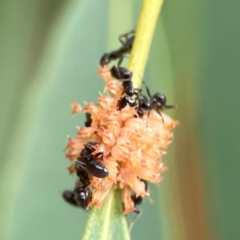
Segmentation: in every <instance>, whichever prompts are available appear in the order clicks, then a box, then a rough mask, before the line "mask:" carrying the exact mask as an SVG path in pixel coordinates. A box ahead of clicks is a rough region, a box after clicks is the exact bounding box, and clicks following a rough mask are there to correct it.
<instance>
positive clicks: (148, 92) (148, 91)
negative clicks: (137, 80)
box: [142, 81, 152, 98]
mask: <svg viewBox="0 0 240 240" xmlns="http://www.w3.org/2000/svg"><path fill="white" fill-rule="evenodd" d="M142 83H143V84H144V85H145V87H146V90H147V94H148V96H149V98H152V96H151V94H150V90H149V88H148V86H147V84H146V83H145V82H144V81H142Z"/></svg>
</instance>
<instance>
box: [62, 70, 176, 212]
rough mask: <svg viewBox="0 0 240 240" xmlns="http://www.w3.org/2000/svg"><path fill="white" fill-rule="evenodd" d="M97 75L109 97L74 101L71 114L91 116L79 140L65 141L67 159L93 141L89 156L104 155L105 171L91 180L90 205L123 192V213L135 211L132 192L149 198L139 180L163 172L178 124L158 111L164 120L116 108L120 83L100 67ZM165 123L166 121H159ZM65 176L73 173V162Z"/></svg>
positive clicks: (154, 177)
mask: <svg viewBox="0 0 240 240" xmlns="http://www.w3.org/2000/svg"><path fill="white" fill-rule="evenodd" d="M98 74H99V75H100V76H101V77H102V78H103V79H104V80H105V82H106V86H105V88H104V91H108V92H109V93H110V94H108V95H102V94H101V96H100V97H99V99H98V102H99V105H96V104H93V103H86V106H85V108H82V107H81V106H80V105H79V104H76V103H72V113H73V114H75V113H77V112H87V113H89V114H91V119H92V123H91V126H90V127H82V128H79V130H78V131H77V136H76V137H75V138H73V139H71V138H69V139H68V143H67V147H66V152H67V154H66V155H67V157H68V158H69V159H70V161H72V160H75V159H77V158H78V157H79V155H80V152H81V151H82V150H83V148H84V144H86V143H87V142H97V143H98V145H96V148H95V151H94V152H93V155H95V154H97V153H100V152H103V159H102V163H103V164H104V166H105V167H106V168H107V169H108V171H109V175H108V177H106V178H98V177H94V176H93V177H92V179H91V186H92V187H93V190H92V200H91V202H90V204H89V207H91V206H94V205H96V206H98V207H100V208H101V206H102V203H103V201H104V199H105V198H106V196H107V194H108V192H109V190H110V189H111V188H120V189H122V201H123V203H124V213H125V214H127V213H129V212H132V211H133V210H134V202H133V200H132V198H131V196H132V194H133V193H135V194H136V196H141V197H144V196H149V192H147V191H146V190H145V184H144V182H143V181H142V180H145V181H147V182H152V183H158V182H159V181H160V180H161V173H162V172H163V171H164V170H165V167H164V165H163V163H162V162H161V158H162V155H163V154H164V153H165V151H164V149H165V148H166V147H167V146H168V144H169V142H170V140H171V138H172V133H171V131H172V129H173V128H174V127H175V126H176V124H177V122H176V121H174V120H172V119H171V118H170V117H169V116H168V115H166V114H164V113H162V117H161V116H160V115H159V114H158V113H157V112H156V111H155V110H152V111H151V112H150V113H148V112H146V113H144V116H143V117H142V118H139V117H137V112H136V110H135V108H134V107H129V106H126V107H125V108H123V109H121V110H118V107H117V105H118V101H119V99H120V98H121V96H122V92H123V87H122V84H121V83H120V82H118V81H116V80H114V79H113V78H112V76H111V74H110V72H109V71H108V69H107V68H106V67H102V68H100V70H99V72H98ZM163 120H164V121H163ZM68 169H69V172H70V173H73V172H75V167H74V164H72V165H71V166H70V167H69V168H68Z"/></svg>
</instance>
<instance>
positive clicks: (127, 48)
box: [100, 30, 135, 66]
mask: <svg viewBox="0 0 240 240" xmlns="http://www.w3.org/2000/svg"><path fill="white" fill-rule="evenodd" d="M118 39H119V41H120V43H121V44H122V46H121V47H120V48H119V49H117V50H115V51H112V52H110V53H105V54H104V55H103V56H102V57H101V59H100V65H101V66H106V65H108V64H109V63H110V62H111V61H112V60H116V59H119V61H118V66H120V65H121V63H122V61H123V58H124V57H125V55H126V54H127V53H130V52H131V50H132V46H133V42H134V39H135V30H132V31H130V32H128V33H125V34H122V35H120V36H119V37H118Z"/></svg>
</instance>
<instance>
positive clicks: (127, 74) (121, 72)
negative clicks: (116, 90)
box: [110, 66, 143, 116]
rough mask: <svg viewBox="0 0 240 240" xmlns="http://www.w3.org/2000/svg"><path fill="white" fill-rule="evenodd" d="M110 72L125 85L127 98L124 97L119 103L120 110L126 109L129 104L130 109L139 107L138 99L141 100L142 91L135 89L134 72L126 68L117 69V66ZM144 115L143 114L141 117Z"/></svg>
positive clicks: (124, 92) (124, 90)
mask: <svg viewBox="0 0 240 240" xmlns="http://www.w3.org/2000/svg"><path fill="white" fill-rule="evenodd" d="M110 72H111V74H112V76H113V77H114V78H115V79H117V80H119V81H120V82H122V83H123V84H122V85H123V94H126V96H123V97H122V98H121V99H120V100H119V102H118V108H119V110H121V109H122V108H124V107H126V106H127V104H128V105H129V106H130V107H135V106H137V104H138V103H137V100H136V99H139V93H140V92H141V89H138V88H134V87H133V83H132V72H131V71H129V70H128V69H126V68H123V67H116V66H113V67H112V68H111V69H110ZM134 95H135V96H136V99H135V98H133V96H134ZM139 115H140V114H139ZM142 115H143V114H141V116H142Z"/></svg>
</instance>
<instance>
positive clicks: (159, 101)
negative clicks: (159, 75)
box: [152, 92, 167, 106]
mask: <svg viewBox="0 0 240 240" xmlns="http://www.w3.org/2000/svg"><path fill="white" fill-rule="evenodd" d="M152 101H153V102H154V104H156V105H157V106H165V104H166V102H167V98H166V96H165V95H164V94H163V93H160V92H158V93H155V94H154V95H153V96H152Z"/></svg>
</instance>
